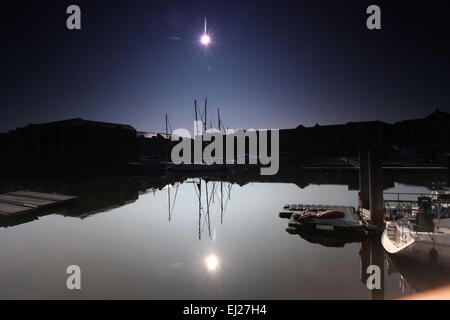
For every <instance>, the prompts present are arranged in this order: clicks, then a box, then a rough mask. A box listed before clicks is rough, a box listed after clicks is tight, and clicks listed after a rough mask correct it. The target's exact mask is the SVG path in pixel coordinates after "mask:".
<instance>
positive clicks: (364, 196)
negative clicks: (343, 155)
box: [359, 147, 370, 209]
mask: <svg viewBox="0 0 450 320" xmlns="http://www.w3.org/2000/svg"><path fill="white" fill-rule="evenodd" d="M359 190H360V191H361V207H362V208H364V209H369V208H370V199H369V192H370V190H369V150H368V148H367V147H361V148H360V149H359Z"/></svg>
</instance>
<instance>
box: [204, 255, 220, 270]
mask: <svg viewBox="0 0 450 320" xmlns="http://www.w3.org/2000/svg"><path fill="white" fill-rule="evenodd" d="M205 263H206V267H207V268H208V271H216V270H217V268H218V266H219V260H218V259H217V257H216V256H215V255H210V256H208V257H206V258H205Z"/></svg>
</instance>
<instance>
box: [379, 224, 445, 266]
mask: <svg viewBox="0 0 450 320" xmlns="http://www.w3.org/2000/svg"><path fill="white" fill-rule="evenodd" d="M411 234H412V235H413V236H414V237H408V238H407V239H404V241H401V242H400V241H393V240H391V239H390V238H389V237H388V235H387V231H386V230H385V231H384V232H383V235H382V238H381V243H382V245H383V247H384V249H385V250H386V251H387V252H388V253H390V254H393V255H398V256H402V257H405V258H410V259H414V260H420V261H423V262H431V263H437V264H442V265H446V266H450V235H449V234H446V233H434V232H430V233H428V232H411Z"/></svg>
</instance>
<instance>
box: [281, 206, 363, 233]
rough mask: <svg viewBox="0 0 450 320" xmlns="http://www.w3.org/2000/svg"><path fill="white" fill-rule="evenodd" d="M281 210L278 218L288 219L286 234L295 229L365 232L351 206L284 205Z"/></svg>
mask: <svg viewBox="0 0 450 320" xmlns="http://www.w3.org/2000/svg"><path fill="white" fill-rule="evenodd" d="M283 209H284V211H282V212H280V214H279V216H280V218H286V219H289V223H288V230H287V231H288V232H290V231H295V229H297V230H299V229H309V230H314V231H320V232H334V233H364V232H365V231H366V226H365V225H364V223H363V222H362V221H361V219H360V217H359V216H358V214H357V213H356V210H355V208H354V207H352V206H338V205H316V204H312V205H310V204H286V205H284V207H283ZM321 213H322V215H321ZM336 213H339V216H336ZM323 214H325V215H323ZM327 214H328V215H327ZM330 214H334V216H332V215H330Z"/></svg>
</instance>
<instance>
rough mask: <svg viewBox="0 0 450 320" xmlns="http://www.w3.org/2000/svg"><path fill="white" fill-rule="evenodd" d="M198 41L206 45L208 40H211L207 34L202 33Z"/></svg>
mask: <svg viewBox="0 0 450 320" xmlns="http://www.w3.org/2000/svg"><path fill="white" fill-rule="evenodd" d="M200 42H201V43H202V45H204V46H207V45H208V44H209V43H210V42H211V38H210V36H209V35H207V34H204V35H203V36H202V37H201V38H200Z"/></svg>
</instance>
